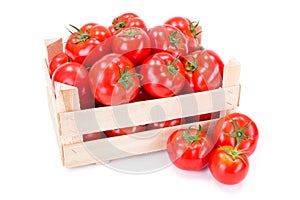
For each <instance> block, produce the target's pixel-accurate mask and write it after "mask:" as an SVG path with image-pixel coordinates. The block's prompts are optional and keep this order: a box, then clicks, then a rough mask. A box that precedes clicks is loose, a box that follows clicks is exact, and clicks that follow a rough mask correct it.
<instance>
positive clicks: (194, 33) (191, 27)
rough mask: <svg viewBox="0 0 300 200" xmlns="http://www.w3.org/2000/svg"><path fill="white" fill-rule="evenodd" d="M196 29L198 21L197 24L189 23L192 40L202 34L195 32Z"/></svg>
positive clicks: (194, 22)
mask: <svg viewBox="0 0 300 200" xmlns="http://www.w3.org/2000/svg"><path fill="white" fill-rule="evenodd" d="M198 27H199V21H198V22H196V21H193V22H191V23H190V32H191V34H192V35H193V37H194V38H197V37H198V36H199V35H200V34H201V33H202V31H199V32H196V29H197V28H198Z"/></svg>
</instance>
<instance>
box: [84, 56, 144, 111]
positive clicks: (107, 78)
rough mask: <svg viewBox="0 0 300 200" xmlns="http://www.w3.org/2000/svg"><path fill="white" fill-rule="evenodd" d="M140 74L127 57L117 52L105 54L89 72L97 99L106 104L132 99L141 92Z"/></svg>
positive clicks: (120, 102) (121, 102) (116, 103)
mask: <svg viewBox="0 0 300 200" xmlns="http://www.w3.org/2000/svg"><path fill="white" fill-rule="evenodd" d="M139 76H140V75H139V74H137V73H136V71H135V68H134V65H133V63H132V62H131V61H130V60H129V59H128V58H127V57H125V56H122V55H119V54H115V53H111V54H108V55H105V56H103V57H102V58H101V59H100V60H98V61H97V62H96V63H95V64H94V65H93V66H92V67H91V69H90V72H89V77H90V85H91V88H92V92H93V94H94V96H95V99H96V100H97V101H99V102H100V103H102V104H104V105H118V104H123V103H128V102H130V101H132V100H133V99H134V98H135V97H136V96H137V94H138V93H139V88H140V80H139Z"/></svg>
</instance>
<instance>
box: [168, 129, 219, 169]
mask: <svg viewBox="0 0 300 200" xmlns="http://www.w3.org/2000/svg"><path fill="white" fill-rule="evenodd" d="M213 148H214V145H213V143H212V141H211V139H210V138H209V137H208V136H207V135H206V133H204V132H202V131H201V127H199V129H196V128H191V127H189V128H188V129H179V130H176V131H174V132H173V133H171V135H170V136H169V138H168V140H167V153H168V156H169V158H170V160H171V161H172V162H173V164H174V165H175V166H176V167H178V168H180V169H184V170H200V169H203V168H204V167H205V166H206V165H207V163H208V160H209V157H210V153H211V150H212V149H213Z"/></svg>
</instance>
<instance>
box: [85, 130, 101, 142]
mask: <svg viewBox="0 0 300 200" xmlns="http://www.w3.org/2000/svg"><path fill="white" fill-rule="evenodd" d="M101 138H102V134H101V132H95V133H87V134H83V135H82V139H83V142H87V141H92V140H98V139H101Z"/></svg>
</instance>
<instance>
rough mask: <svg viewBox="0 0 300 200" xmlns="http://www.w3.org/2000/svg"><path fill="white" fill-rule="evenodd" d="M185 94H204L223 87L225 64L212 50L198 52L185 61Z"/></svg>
mask: <svg viewBox="0 0 300 200" xmlns="http://www.w3.org/2000/svg"><path fill="white" fill-rule="evenodd" d="M183 65H184V67H185V78H186V85H185V88H184V91H185V93H191V92H202V91H207V90H213V89H217V88H219V87H221V86H222V79H223V70H224V64H223V62H222V60H221V59H220V57H219V56H218V55H217V54H216V53H215V52H213V51H211V50H198V51H194V52H192V53H190V54H188V55H187V56H186V57H185V58H184V59H183Z"/></svg>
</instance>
